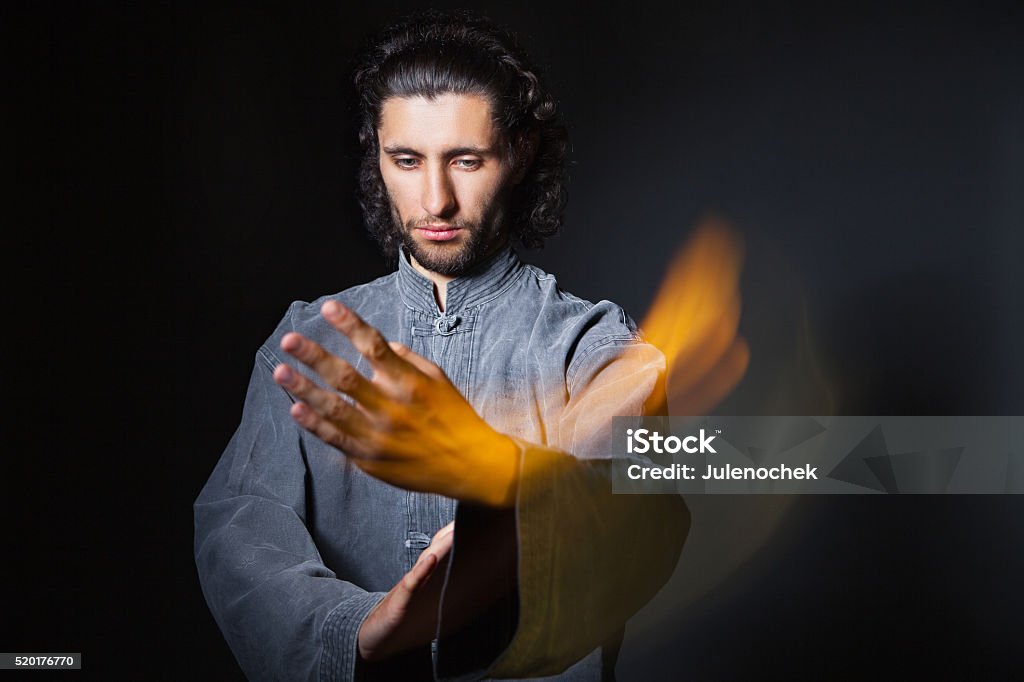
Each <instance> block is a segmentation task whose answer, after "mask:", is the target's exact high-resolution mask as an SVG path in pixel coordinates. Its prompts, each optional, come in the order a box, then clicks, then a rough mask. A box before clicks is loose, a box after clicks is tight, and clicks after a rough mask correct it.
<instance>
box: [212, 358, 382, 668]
mask: <svg viewBox="0 0 1024 682" xmlns="http://www.w3.org/2000/svg"><path fill="white" fill-rule="evenodd" d="M275 364H276V363H275V362H274V359H273V355H272V354H270V353H269V351H267V349H266V348H265V347H264V348H261V349H260V351H259V352H258V353H257V357H256V364H255V367H254V369H253V373H252V378H251V380H250V383H249V388H248V392H247V394H246V398H245V407H244V410H243V414H242V421H241V424H240V425H239V427H238V430H237V431H236V432H235V434H234V436H233V437H232V439H231V441H230V443H229V444H228V446H227V449H226V450H225V451H224V453H223V455H222V456H221V459H220V461H219V462H218V464H217V466H216V468H215V469H214V471H213V473H212V475H211V476H210V479H209V480H208V481H207V483H206V485H205V486H204V488H203V489H202V492H201V493H200V494H199V497H198V499H197V500H196V502H195V505H194V512H195V547H194V551H195V561H196V567H197V569H198V573H199V581H200V583H201V585H202V589H203V594H204V596H205V597H206V602H207V604H208V605H209V607H210V610H211V611H212V613H213V616H214V619H215V620H216V621H217V624H218V626H220V629H221V632H222V633H223V634H224V637H225V639H226V640H227V642H228V645H229V646H230V647H231V650H232V652H233V653H234V655H235V657H236V658H237V660H238V663H239V665H241V667H242V670H243V671H244V672H245V674H246V676H247V677H248V678H249V679H252V680H313V679H316V680H350V679H353V677H354V675H355V666H356V659H357V656H358V653H357V649H356V637H357V635H358V632H359V628H360V626H361V625H362V622H363V620H364V619H365V617H366V616H367V614H368V613H369V612H370V610H371V609H372V608H373V607H374V606H375V605H376V604H377V602H378V601H380V599H382V598H383V596H384V594H383V593H374V592H367V591H365V590H363V589H361V588H360V587H359V586H357V585H354V584H352V583H350V582H346V581H344V580H339V579H338V578H337V576H336V575H335V574H334V572H333V571H331V570H330V569H329V568H327V566H325V565H324V562H323V561H322V559H321V557H320V553H319V551H318V550H317V547H316V545H315V544H314V542H313V539H312V538H311V537H310V534H309V531H308V530H307V528H306V525H305V514H306V509H305V499H306V489H305V481H306V466H305V464H304V449H303V440H302V436H301V434H300V430H299V428H298V427H297V425H296V424H295V423H294V420H292V419H291V418H290V416H289V406H290V403H291V398H290V396H289V395H288V393H287V392H286V391H284V390H283V389H281V388H280V387H279V386H277V385H276V384H275V383H274V381H273V378H272V374H271V373H272V371H273V367H274V365H275Z"/></svg>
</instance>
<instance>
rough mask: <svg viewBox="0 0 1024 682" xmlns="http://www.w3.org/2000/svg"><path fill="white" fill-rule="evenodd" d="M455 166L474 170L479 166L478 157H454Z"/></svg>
mask: <svg viewBox="0 0 1024 682" xmlns="http://www.w3.org/2000/svg"><path fill="white" fill-rule="evenodd" d="M454 163H455V166H456V167H458V168H461V169H462V170H476V169H477V168H479V167H480V165H481V163H482V162H481V161H480V159H455V162H454Z"/></svg>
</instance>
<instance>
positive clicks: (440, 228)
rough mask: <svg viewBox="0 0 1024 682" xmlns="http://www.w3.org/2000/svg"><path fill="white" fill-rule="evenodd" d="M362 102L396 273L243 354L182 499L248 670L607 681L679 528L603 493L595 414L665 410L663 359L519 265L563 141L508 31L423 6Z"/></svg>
mask: <svg viewBox="0 0 1024 682" xmlns="http://www.w3.org/2000/svg"><path fill="white" fill-rule="evenodd" d="M356 86H357V89H358V91H359V96H360V98H361V106H362V114H363V125H362V128H361V131H360V138H361V143H362V145H363V147H364V152H365V158H364V163H363V167H362V170H361V174H360V193H361V202H362V205H363V208H364V212H365V214H366V218H367V222H368V225H369V227H370V229H371V231H372V232H373V233H374V234H375V235H376V236H377V238H378V239H379V241H380V242H381V244H382V247H383V248H384V251H385V253H387V254H388V255H396V256H397V258H398V270H397V271H396V272H395V273H392V274H391V275H388V276H386V277H383V278H380V279H378V280H376V281H373V282H370V283H368V284H364V285H361V286H357V287H354V288H351V289H348V290H346V291H343V292H341V293H339V294H335V295H332V296H326V297H324V298H322V299H320V300H318V301H315V302H313V303H311V304H307V303H302V302H297V303H294V304H293V305H292V306H291V307H290V309H289V310H288V312H287V314H286V315H285V317H284V319H283V320H282V322H281V324H280V325H279V326H278V328H277V330H275V332H274V333H273V334H272V335H271V337H270V338H269V339H268V341H267V342H266V343H265V344H264V345H263V346H262V347H261V348H260V350H259V351H258V353H257V358H256V367H255V369H254V371H253V375H252V379H251V381H250V385H249V391H248V394H247V397H246V403H245V408H244V412H243V416H242V423H241V425H240V426H239V428H238V430H237V432H236V433H235V435H234V437H233V438H232V440H231V442H230V443H229V445H228V447H227V449H226V450H225V452H224V454H223V456H222V458H221V460H220V462H219V463H218V465H217V467H216V469H215V470H214V472H213V474H212V475H211V477H210V480H209V481H208V482H207V484H206V486H205V487H204V489H203V491H202V492H201V494H200V496H199V498H198V499H197V501H196V504H195V519H196V541H195V556H196V563H197V566H198V569H199V575H200V579H201V582H202V586H203V591H204V594H205V596H206V599H207V602H208V603H209V605H210V608H211V610H212V612H213V614H214V616H215V618H216V620H217V622H218V624H219V625H220V627H221V629H222V631H223V633H224V635H225V638H226V639H227V641H228V643H229V644H230V646H231V648H232V650H233V652H234V653H235V656H236V657H237V659H238V661H239V663H240V664H241V666H242V668H243V670H244V671H245V672H246V674H247V675H248V676H249V677H250V678H253V679H322V680H335V679H338V680H344V679H354V678H357V677H359V678H365V679H375V678H386V677H389V676H394V675H396V674H400V675H401V677H402V678H403V679H422V678H426V679H430V678H431V677H433V676H435V675H436V676H438V677H441V678H450V679H478V678H480V677H482V676H485V675H493V676H500V677H533V676H540V675H552V674H558V673H564V675H563V676H564V678H565V679H581V680H582V679H586V680H591V679H593V680H597V679H608V678H609V677H611V676H612V675H613V673H614V664H615V658H616V655H617V650H618V646H619V644H620V643H621V639H622V628H623V624H624V622H625V620H626V619H627V618H628V617H629V616H630V615H632V614H633V613H634V612H635V611H636V610H637V609H638V608H640V607H641V606H642V605H643V604H644V603H646V602H647V600H649V599H650V597H651V596H652V595H653V594H654V592H656V591H657V589H658V588H659V587H660V586H661V584H663V583H664V581H665V580H667V578H668V577H669V576H670V575H671V573H672V570H673V569H674V567H675V563H676V560H677V558H678V554H679V551H680V549H681V546H682V542H683V539H684V537H685V534H686V529H687V527H688V517H687V515H686V510H685V507H684V505H683V504H682V500H681V499H680V498H678V497H677V496H650V497H646V496H645V497H639V496H635V497H634V496H612V495H611V494H610V486H609V480H610V463H609V460H608V457H609V456H610V455H611V447H610V443H609V432H610V427H611V417H612V416H613V415H641V414H643V413H645V411H649V410H651V409H658V408H660V406H662V405H663V399H662V396H663V384H662V380H663V373H664V358H663V357H662V355H661V354H660V353H659V352H658V351H657V350H655V349H654V348H653V347H652V346H650V345H648V344H645V343H643V342H642V340H641V338H640V336H639V334H638V332H637V329H636V327H635V325H634V324H633V322H632V320H630V319H629V317H628V316H627V315H626V314H625V313H624V312H623V311H622V310H621V309H620V308H618V307H617V306H615V305H614V304H611V303H609V302H607V301H602V302H600V303H598V304H596V305H595V304H592V303H589V302H587V301H582V300H580V299H578V298H576V297H573V296H571V295H569V294H567V293H565V292H563V291H561V290H560V289H559V288H558V286H557V284H556V282H555V279H554V277H553V276H551V275H548V274H545V273H543V272H541V271H540V270H538V269H536V268H533V267H530V266H527V265H524V264H523V263H522V262H521V261H520V260H519V259H518V257H517V255H516V253H515V252H514V251H513V250H512V248H511V243H512V241H513V238H514V239H515V240H517V241H519V242H520V243H522V244H524V245H526V246H535V245H538V244H540V243H541V242H542V241H543V239H544V238H545V237H546V236H550V235H551V234H553V233H554V232H555V231H556V230H557V229H558V227H559V225H560V222H561V214H562V208H563V205H564V201H565V197H564V190H563V178H564V155H565V133H564V128H563V127H562V126H561V124H560V122H559V121H558V117H557V115H556V110H555V106H554V103H553V100H552V99H551V97H550V96H549V95H548V93H547V92H546V90H545V89H544V87H543V85H542V83H541V81H540V80H539V79H538V77H537V74H536V71H535V70H534V69H533V68H532V67H531V66H530V65H529V63H528V62H527V60H526V58H525V56H524V55H523V54H522V53H521V52H520V51H519V50H518V48H516V46H515V45H514V42H513V41H512V39H511V38H510V37H509V36H507V35H505V34H503V33H502V32H500V31H498V30H497V29H495V28H493V27H492V26H490V25H489V24H487V23H486V22H483V21H481V20H478V19H472V18H467V17H463V16H444V15H438V14H430V15H425V16H421V17H419V18H417V19H414V20H411V21H407V22H404V23H400V24H397V25H395V26H393V27H392V28H391V29H389V30H388V31H387V32H386V33H385V34H384V36H383V37H382V38H381V40H380V41H379V42H378V43H377V44H376V45H375V47H374V48H373V49H372V50H371V51H370V52H369V53H368V56H367V58H366V61H365V63H364V64H363V65H362V66H361V67H360V69H359V70H358V72H357V74H356ZM289 356H290V358H289ZM286 360H290V362H286ZM295 361H297V362H295Z"/></svg>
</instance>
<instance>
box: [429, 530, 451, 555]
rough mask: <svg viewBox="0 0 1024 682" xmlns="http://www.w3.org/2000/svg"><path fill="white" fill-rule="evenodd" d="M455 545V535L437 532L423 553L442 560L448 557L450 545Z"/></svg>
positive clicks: (449, 532)
mask: <svg viewBox="0 0 1024 682" xmlns="http://www.w3.org/2000/svg"><path fill="white" fill-rule="evenodd" d="M454 543H455V533H454V532H452V531H447V532H445V531H443V530H442V531H438V533H437V535H435V536H434V539H433V540H431V541H430V546H429V547H427V549H426V550H424V551H425V552H430V553H431V554H435V555H436V556H437V558H438V559H439V560H440V559H443V558H445V557H446V556H448V552H450V551H451V549H452V545H453V544H454Z"/></svg>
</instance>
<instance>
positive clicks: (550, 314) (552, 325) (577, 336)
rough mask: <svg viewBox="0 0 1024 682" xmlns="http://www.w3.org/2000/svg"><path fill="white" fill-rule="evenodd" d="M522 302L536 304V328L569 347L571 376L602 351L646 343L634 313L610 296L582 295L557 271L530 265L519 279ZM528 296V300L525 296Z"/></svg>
mask: <svg viewBox="0 0 1024 682" xmlns="http://www.w3.org/2000/svg"><path fill="white" fill-rule="evenodd" d="M520 287H521V288H522V289H524V290H525V291H522V292H519V295H520V296H522V297H523V298H522V299H520V300H521V301H522V302H524V303H527V301H529V302H528V303H527V305H528V306H531V307H533V308H534V310H533V311H531V312H532V313H533V314H534V315H535V316H536V317H535V318H534V319H535V322H534V323H533V326H534V331H535V332H537V333H539V334H540V338H548V339H551V340H552V341H553V345H554V347H557V348H563V349H565V351H566V357H565V362H566V373H567V376H568V377H569V378H570V381H571V378H572V376H573V375H574V374H576V373H577V372H578V370H579V368H580V367H581V366H582V365H585V364H587V362H588V360H592V359H593V358H594V357H595V356H599V355H607V354H612V355H614V354H615V353H616V352H618V351H619V350H621V349H622V348H624V347H628V346H631V345H635V344H641V343H643V338H642V336H641V333H640V330H639V329H638V327H637V324H636V322H635V321H634V320H633V318H632V317H630V316H629V314H628V313H627V312H626V311H625V310H624V309H623V308H622V307H621V306H620V305H618V304H616V303H614V302H612V301H609V300H600V301H597V302H596V303H595V302H592V301H589V300H586V299H583V298H580V297H579V296H576V295H574V294H572V293H570V292H569V291H566V290H565V289H563V288H562V287H561V286H559V284H558V280H557V278H556V277H555V275H553V274H550V273H547V272H545V271H543V270H541V269H540V268H538V267H536V266H533V265H527V266H526V267H525V272H524V274H523V277H522V278H521V280H520ZM524 299H525V300H524Z"/></svg>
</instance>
